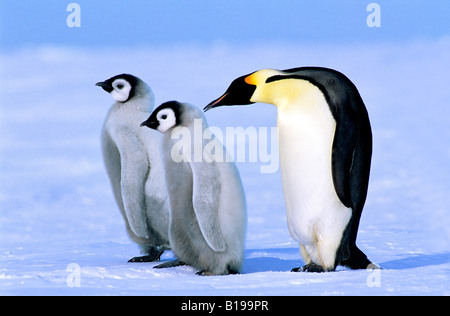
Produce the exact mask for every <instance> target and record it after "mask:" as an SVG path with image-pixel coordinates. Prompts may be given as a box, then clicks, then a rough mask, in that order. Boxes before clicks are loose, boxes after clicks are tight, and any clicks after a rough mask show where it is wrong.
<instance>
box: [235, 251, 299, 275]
mask: <svg viewBox="0 0 450 316" xmlns="http://www.w3.org/2000/svg"><path fill="white" fill-rule="evenodd" d="M258 255H259V256H258ZM292 255H294V256H298V259H281V258H279V257H280V256H281V257H291V256H292ZM249 257H250V258H249ZM302 264H303V263H302V260H301V259H300V254H299V250H298V248H272V249H246V250H245V259H244V267H243V271H242V274H249V273H257V272H289V271H291V270H292V268H294V267H297V266H299V265H302Z"/></svg>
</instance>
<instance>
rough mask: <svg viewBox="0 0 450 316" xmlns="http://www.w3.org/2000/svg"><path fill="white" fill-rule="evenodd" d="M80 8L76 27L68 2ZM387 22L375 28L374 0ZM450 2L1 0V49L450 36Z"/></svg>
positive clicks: (296, 41)
mask: <svg viewBox="0 0 450 316" xmlns="http://www.w3.org/2000/svg"><path fill="white" fill-rule="evenodd" d="M71 2H76V3H78V4H79V5H80V7H81V27H80V28H69V27H68V26H67V24H66V19H67V16H68V15H69V12H66V7H67V5H68V4H69V3H71ZM372 2H376V3H378V4H379V5H380V7H381V27H380V28H369V27H368V26H367V24H366V18H367V16H368V15H369V14H370V13H369V12H367V11H366V8H367V5H368V4H369V3H372ZM449 21H450V1H448V0H428V1H424V0H422V1H417V0H408V1H406V0H382V1H381V0H380V1H372V0H368V1H364V0H333V1H330V0H328V1H324V0H276V1H274V0H270V1H269V0H145V1H144V0H141V1H137V0H126V1H124V0H78V1H76V0H75V1H74V0H67V1H64V0H1V3H0V36H1V37H0V49H2V50H10V49H15V48H20V47H23V46H28V47H29V46H33V45H42V44H44V45H47V44H50V45H64V46H83V47H105V46H113V47H117V46H124V45H147V46H151V45H171V44H176V43H180V42H195V43H206V44H208V43H211V42H215V41H226V42H231V43H238V44H239V43H246V42H267V41H271V42H274V41H275V42H277V41H278V42H294V43H301V42H308V43H311V42H312V43H316V42H329V43H336V42H337V43H347V42H373V41H398V40H403V39H406V40H408V39H415V38H420V39H423V38H425V39H428V38H432V39H434V38H440V37H443V36H450V22H449Z"/></svg>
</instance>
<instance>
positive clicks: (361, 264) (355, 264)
mask: <svg viewBox="0 0 450 316" xmlns="http://www.w3.org/2000/svg"><path fill="white" fill-rule="evenodd" d="M340 264H341V265H343V266H345V267H348V268H350V269H353V270H358V269H368V268H369V266H370V267H373V266H375V265H374V264H373V263H372V262H371V261H370V260H369V259H368V258H367V256H366V255H365V254H364V253H363V252H362V251H361V250H360V249H359V248H358V247H354V248H353V249H351V251H350V258H349V259H347V260H344V261H342V262H341V263H340Z"/></svg>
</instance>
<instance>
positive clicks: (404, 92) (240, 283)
mask: <svg viewBox="0 0 450 316" xmlns="http://www.w3.org/2000/svg"><path fill="white" fill-rule="evenodd" d="M449 52H450V39H443V40H440V41H435V42H428V41H417V42H407V43H395V44H392V43H391V44H386V45H380V44H378V45H364V46H363V45H360V46H358V45H353V46H337V47H336V46H334V47H326V46H306V47H302V46H290V45H276V44H267V45H259V46H255V47H232V46H227V45H225V44H221V43H217V44H216V45H213V46H211V47H207V46H183V47H166V48H138V47H137V48H135V49H133V50H131V51H126V50H120V49H115V50H106V49H105V50H89V51H88V50H82V49H79V50H76V49H64V48H55V47H38V48H30V49H26V50H22V51H18V52H17V51H16V52H12V53H3V54H2V55H0V66H1V73H0V80H1V85H0V93H1V107H0V120H1V124H0V162H1V163H0V208H1V213H0V294H2V295H26V294H32V295H38V294H41V295H47V294H56V295H70V294H74V295H85V294H87V295H91V294H93V295H105V294H106V295H114V294H119V295H121V294H125V295H128V294H141V295H444V294H446V295H449V294H450V216H449V209H450V207H449V205H450V189H449V188H450V186H449V180H448V179H449V176H450V164H449V160H450V109H449V100H450V89H449V86H448V85H449V80H448V70H449V69H450V53H449ZM303 65H318V66H325V67H331V68H336V69H338V70H340V71H342V72H344V73H345V74H347V75H348V76H349V77H350V78H351V79H352V80H353V81H354V83H355V84H356V85H357V87H358V88H359V90H360V93H361V95H362V96H363V99H364V100H365V103H366V105H367V108H368V110H369V114H370V117H371V121H372V128H373V134H374V155H373V163H372V175H371V181H370V188H369V195H368V199H367V203H366V207H365V210H364V212H363V215H362V220H361V225H360V230H359V236H358V244H359V246H360V248H361V249H363V251H364V252H365V253H366V254H367V255H368V256H369V258H370V259H372V260H373V261H374V262H377V263H378V264H379V265H380V266H381V267H383V270H378V271H372V270H364V271H350V270H346V269H342V268H340V269H339V270H338V272H333V273H324V274H305V273H291V272H289V271H290V270H291V268H293V267H298V266H300V265H302V264H303V263H302V261H301V259H300V255H299V252H298V245H297V244H296V243H295V242H294V241H293V240H292V238H291V237H290V236H289V233H288V231H287V226H286V217H285V208H284V201H283V196H282V189H281V180H280V174H279V172H277V173H274V174H261V173H259V167H260V165H261V164H259V163H249V162H247V163H239V164H238V167H239V169H240V172H241V176H242V179H243V182H244V186H245V190H246V194H247V201H248V230H247V241H246V259H245V263H244V271H243V272H244V273H243V274H241V275H233V276H220V277H200V276H196V275H195V272H196V271H195V270H194V269H193V268H190V267H178V268H173V269H167V270H154V269H152V267H153V266H154V265H155V264H152V263H142V264H137V263H134V264H131V263H127V260H128V259H129V258H131V257H133V256H135V255H137V254H138V249H137V247H136V246H135V244H133V243H132V242H131V241H130V240H129V239H128V237H127V235H126V233H125V229H124V226H123V222H122V219H121V216H120V214H119V211H118V209H117V207H116V206H115V204H114V200H113V197H112V194H111V191H110V188H109V184H108V182H107V178H106V175H105V172H104V170H103V165H102V160H101V155H100V148H99V147H100V146H99V131H100V127H101V124H102V121H103V119H104V117H105V115H106V112H107V110H108V108H109V106H110V105H111V104H112V99H111V98H110V96H108V95H107V94H106V93H105V92H104V91H102V90H101V89H99V88H98V87H95V86H94V84H95V83H96V82H97V81H101V80H104V79H106V78H108V77H110V76H113V75H116V74H118V73H122V72H129V73H133V74H135V75H137V76H140V77H141V78H142V79H144V80H145V81H147V82H148V83H149V84H150V85H151V86H152V88H153V89H154V92H155V94H156V98H157V103H158V104H159V103H162V102H164V101H168V100H173V99H176V100H180V101H187V102H190V103H192V104H195V105H197V106H199V107H203V106H204V105H206V104H207V103H208V102H209V101H211V100H212V99H214V98H216V97H218V96H219V95H220V94H221V93H222V92H223V91H224V90H225V88H226V87H227V86H228V84H229V83H230V82H231V80H232V79H234V78H236V77H238V76H240V75H243V74H246V73H249V72H251V71H254V70H257V69H261V68H268V67H271V68H278V69H285V68H292V67H298V66H303ZM275 117H276V111H275V108H274V107H272V106H269V105H254V106H251V107H250V106H249V107H240V108H238V107H235V108H221V109H217V110H214V111H210V112H208V113H207V118H208V120H209V124H210V125H212V126H219V127H220V128H223V129H225V127H227V126H243V127H249V126H254V127H264V126H275ZM172 257H173V255H172V254H171V253H170V252H169V253H166V254H164V255H163V260H169V259H171V258H172ZM78 276H79V278H77V277H78ZM72 277H73V278H72ZM78 281H79V282H78ZM71 286H74V287H71Z"/></svg>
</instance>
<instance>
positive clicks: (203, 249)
mask: <svg viewBox="0 0 450 316" xmlns="http://www.w3.org/2000/svg"><path fill="white" fill-rule="evenodd" d="M142 126H147V127H150V128H153V129H156V130H158V131H160V132H162V133H164V136H163V141H162V155H163V162H164V166H165V172H166V184H167V189H168V194H169V200H170V226H169V237H170V244H171V246H172V250H173V251H174V253H175V255H176V256H177V258H179V260H181V261H182V262H183V263H185V264H188V265H191V266H193V267H195V268H198V269H200V270H201V271H200V272H198V274H200V275H223V274H229V273H239V272H240V271H241V267H242V262H243V258H244V239H245V227H246V203H245V196H244V191H243V188H242V184H241V179H240V176H239V173H238V170H237V168H236V166H235V164H234V162H228V161H230V160H229V159H225V158H224V157H223V155H214V156H213V155H212V153H211V152H209V150H208V148H209V149H211V151H212V148H214V149H215V151H216V154H217V152H222V153H225V154H226V150H225V149H224V148H223V145H222V143H220V142H219V141H218V140H217V139H216V138H213V137H212V134H211V132H210V131H209V129H208V125H207V122H206V120H205V116H204V115H203V112H202V111H201V110H200V109H198V108H196V107H194V106H192V105H188V104H184V103H179V102H176V101H171V102H167V103H164V104H162V105H161V106H159V107H158V108H157V109H156V110H155V111H153V113H152V115H151V116H150V117H149V118H148V120H146V121H145V122H143V123H142ZM180 138H181V140H180ZM211 138H213V139H212V140H211ZM206 141H208V142H207V143H206ZM180 144H181V146H180ZM199 145H200V146H199ZM219 156H220V157H219ZM217 158H218V159H217ZM169 266H170V265H169Z"/></svg>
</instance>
